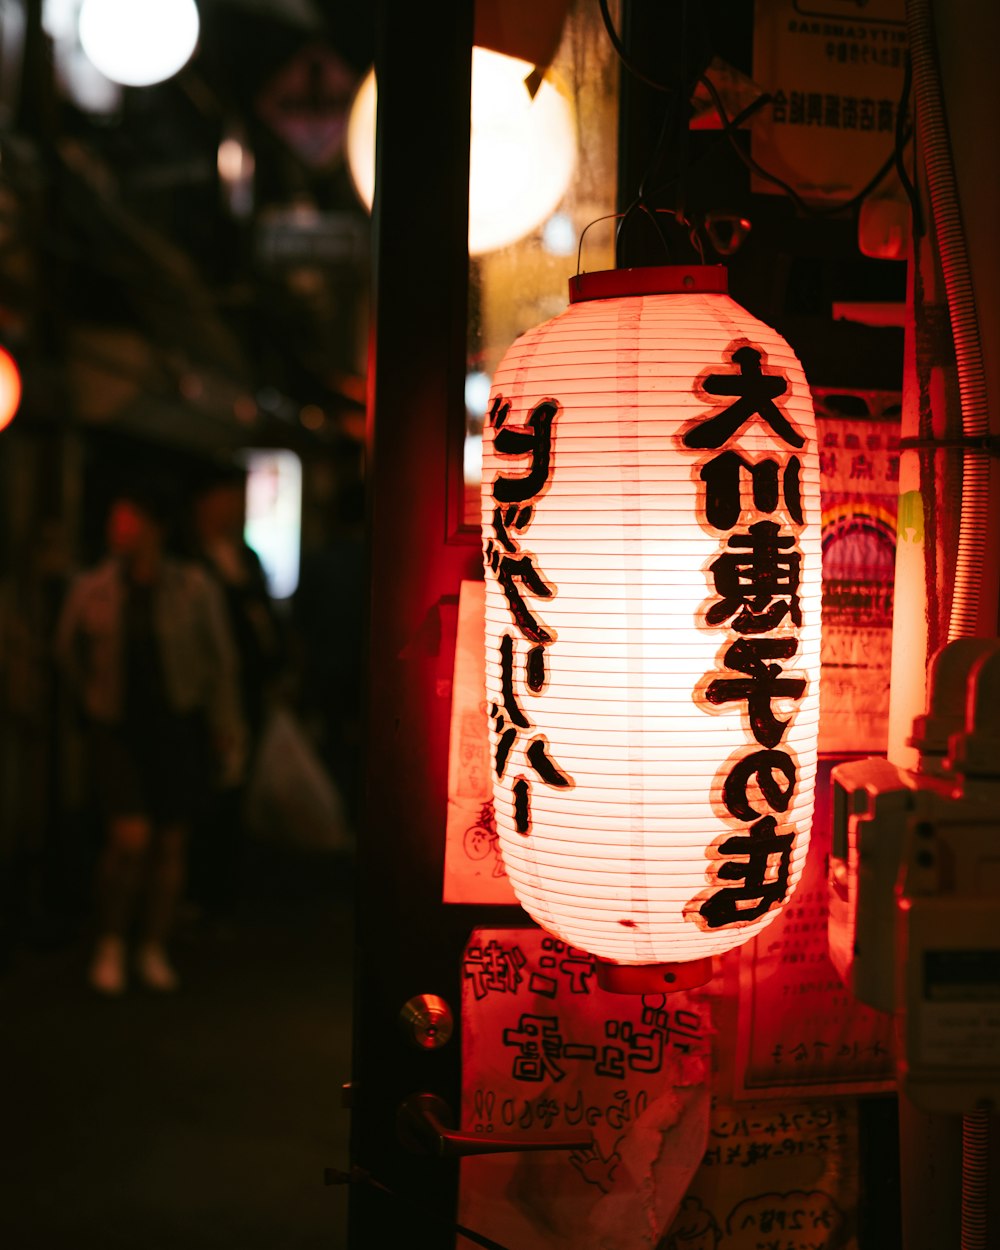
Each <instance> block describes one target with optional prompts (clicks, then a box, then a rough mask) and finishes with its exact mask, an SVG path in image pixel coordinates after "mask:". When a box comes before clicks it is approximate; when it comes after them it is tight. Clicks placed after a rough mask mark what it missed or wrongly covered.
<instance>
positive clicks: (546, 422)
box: [486, 395, 573, 835]
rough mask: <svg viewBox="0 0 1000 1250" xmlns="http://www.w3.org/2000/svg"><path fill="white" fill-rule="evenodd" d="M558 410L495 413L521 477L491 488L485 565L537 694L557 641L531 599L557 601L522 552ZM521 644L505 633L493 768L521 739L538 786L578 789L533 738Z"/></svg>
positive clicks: (494, 709) (499, 437)
mask: <svg viewBox="0 0 1000 1250" xmlns="http://www.w3.org/2000/svg"><path fill="white" fill-rule="evenodd" d="M558 411H559V405H558V404H557V403H556V402H555V401H554V400H548V399H547V400H542V401H541V402H540V403H538V404H536V405H535V407H534V408H533V409H532V410H531V413H530V415H529V416H528V420H527V421H526V422H525V424H524V425H523V426H513V425H510V424H509V419H510V403H509V402H508V401H506V400H505V399H504V398H503V396H501V395H498V396H496V398H495V399H494V400H493V403H492V405H491V407H490V413H489V422H490V425H491V427H492V429H493V449H494V451H495V452H496V454H497V455H498V456H502V457H509V458H510V459H511V460H512V461H513V462H514V464H513V465H512V468H514V467H516V469H517V472H513V473H511V474H507V473H498V474H497V476H496V478H495V479H494V482H493V488H492V494H493V499H494V503H495V506H494V509H493V518H492V530H493V537H492V538H490V539H489V540H488V541H487V543H486V564H487V567H488V568H489V570H490V572H491V573H492V574H493V576H494V577H495V578H496V581H497V584H498V585H499V587H500V589H501V591H502V592H503V596H504V599H505V600H506V602H507V607H508V608H509V610H510V614H511V618H512V620H513V623H514V625H515V627H516V629H517V633H518V634H519V635H520V636H521V637H522V638H523V639H525V641H526V642H527V643H528V644H529V648H528V652H527V655H526V657H525V659H524V666H523V676H524V684H525V685H526V687H527V690H528V692H529V693H530V694H532V695H539V694H541V693H542V691H543V690H544V689H545V684H546V671H545V648H546V647H549V646H551V645H552V643H553V642H555V634H554V633H553V632H552V631H551V630H550V629H548V628H547V627H546V625H545V624H544V622H543V621H542V620H541V618H540V617H539V615H538V614H537V611H536V609H535V607H534V606H533V605H532V603H531V602H530V598H531V597H534V598H535V599H541V600H546V599H551V598H552V597H553V595H554V594H555V591H554V589H553V587H552V586H550V585H549V583H548V582H547V581H546V579H545V576H544V574H543V573H542V572H541V571H540V570H539V569H538V568H537V567H536V565H535V559H534V556H533V555H532V554H531V553H530V552H528V551H524V550H522V548H521V546H520V543H519V538H520V537H521V536H522V535H523V534H524V533H525V531H526V530H527V529H528V528H529V526H530V525H531V521H532V518H533V517H534V514H535V503H536V501H537V500H538V498H539V497H540V496H541V495H542V494H544V492H545V490H546V489H547V487H548V485H549V481H550V478H551V468H552V425H553V421H554V420H555V416H556V413H557V412H558ZM516 643H517V637H516V635H515V634H513V633H507V632H505V633H504V634H503V636H502V637H501V639H500V648H499V660H500V700H499V702H496V703H493V704H491V706H490V719H491V720H492V722H493V727H494V731H495V733H496V750H495V753H494V759H493V765H494V771H495V773H496V775H497V777H498V778H503V777H504V776H505V775H506V772H507V765H508V763H509V760H510V755H511V752H512V751H513V749H514V747H515V745H517V743H518V741H519V739H521V738H527V739H528V741H527V742H526V744H525V745H524V748H523V754H524V759H525V761H526V763H527V764H528V766H529V767H530V770H531V772H532V773H533V775H534V777H535V779H537V780H539V781H541V782H542V783H543V784H544V785H547V786H552V787H554V788H556V789H566V788H568V787H570V786H572V785H573V779H572V778H571V777H570V776H569V775H568V774H567V773H565V772H564V771H563V769H561V768H560V767H559V765H558V764H557V763H556V761H555V760H554V759H553V758H552V756H551V755H550V754H549V744H548V741H547V739H546V738H545V736H544V735H543V734H534V735H532V731H533V730H534V725H533V724H532V722H531V720H530V719H529V717H528V715H527V713H526V712H525V710H524V707H523V706H522V704H521V703H520V702H519V700H518V694H517V684H518V682H517V671H516V665H515V654H516ZM511 794H512V797H513V802H514V827H515V829H516V830H517V832H518V833H520V834H524V835H527V834H529V833H530V832H531V778H530V777H529V776H527V775H526V774H525V773H519V774H518V775H517V776H516V777H515V778H514V780H513V783H512V786H511Z"/></svg>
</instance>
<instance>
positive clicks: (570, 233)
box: [542, 213, 577, 256]
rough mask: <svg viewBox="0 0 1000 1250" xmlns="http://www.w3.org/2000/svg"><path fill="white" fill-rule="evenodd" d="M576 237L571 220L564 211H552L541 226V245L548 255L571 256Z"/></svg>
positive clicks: (574, 247) (574, 249)
mask: <svg viewBox="0 0 1000 1250" xmlns="http://www.w3.org/2000/svg"><path fill="white" fill-rule="evenodd" d="M576 244H577V237H576V227H575V226H574V225H573V220H572V218H570V217H567V215H566V214H565V213H553V214H552V216H551V217H550V218H549V219H548V221H547V222H546V223H545V225H544V226H543V227H542V247H544V248H545V250H546V251H547V252H548V253H549V255H550V256H572V255H573V253H574V252H575V251H576Z"/></svg>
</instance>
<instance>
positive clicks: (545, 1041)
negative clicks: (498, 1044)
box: [503, 1015, 566, 1081]
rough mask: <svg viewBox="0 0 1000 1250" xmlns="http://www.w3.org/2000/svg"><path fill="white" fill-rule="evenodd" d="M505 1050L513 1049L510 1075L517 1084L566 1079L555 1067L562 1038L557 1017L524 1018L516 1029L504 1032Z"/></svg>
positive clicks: (562, 1072) (563, 1072)
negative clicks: (515, 1049) (512, 1064)
mask: <svg viewBox="0 0 1000 1250" xmlns="http://www.w3.org/2000/svg"><path fill="white" fill-rule="evenodd" d="M503 1044H504V1046H511V1047H516V1048H517V1050H518V1051H519V1053H518V1054H517V1055H516V1056H515V1057H514V1066H513V1068H512V1070H511V1075H512V1076H513V1077H514V1078H515V1080H518V1081H543V1080H550V1081H561V1080H562V1079H563V1077H564V1076H565V1075H566V1073H565V1071H564V1070H563V1069H562V1068H560V1066H559V1064H558V1063H557V1060H558V1059H561V1058H562V1053H563V1038H562V1034H561V1033H560V1031H559V1020H558V1017H556V1016H532V1015H523V1016H521V1018H520V1019H519V1020H518V1022H517V1028H516V1029H504V1031H503Z"/></svg>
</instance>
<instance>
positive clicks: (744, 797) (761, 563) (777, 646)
mask: <svg viewBox="0 0 1000 1250" xmlns="http://www.w3.org/2000/svg"><path fill="white" fill-rule="evenodd" d="M726 356H727V357H728V359H729V362H730V363H731V364H732V365H734V366H735V369H736V371H735V372H733V371H729V372H717V373H709V374H708V375H706V376H704V377H703V378H702V379H701V390H702V391H703V393H704V394H705V395H706V396H709V397H714V396H719V397H724V398H732V401H733V402H731V403H730V404H728V406H726V407H725V408H723V409H722V410H721V411H720V410H716V411H714V412H710V413H709V414H708V415H707V416H706V417H705V418H704V419H703V420H700V421H697V422H694V423H692V424H691V425H690V426H689V427H688V428H687V429H686V431H685V432H684V433H683V435H682V438H681V441H682V443H683V445H684V446H685V447H687V448H690V449H692V450H711V451H716V452H718V453H719V454H718V455H715V456H714V457H712V458H711V459H710V460H708V461H706V462H704V463H703V464H702V465H701V467H700V470H699V477H700V479H701V481H702V482H703V483H704V487H705V490H704V497H703V505H704V521H705V522H706V523H707V525H708V526H709V527H710V528H711V529H712V530H714V531H717V532H720V533H722V534H727V535H728V537H727V538H726V540H725V543H724V545H723V546H722V548H721V550H720V553H719V555H718V556H717V558H716V559H715V560H713V561H712V562H711V564H710V565H709V566H708V572H709V574H710V577H711V582H712V587H713V589H714V591H715V596H716V597H715V598H714V599H713V601H712V602H711V603H710V604H709V606H708V608H707V610H706V613H705V624H706V625H707V626H709V627H711V628H723V627H725V628H728V629H729V630H730V631H731V633H730V637H731V638H732V642H731V643H730V645H729V646H728V647H726V648H725V650H724V652H723V655H722V663H723V665H724V669H723V671H722V672H718V671H717V672H715V673H710V674H707V678H708V680H707V682H706V684H705V685H704V697H705V700H706V701H707V702H708V703H709V704H710V705H712V706H714V707H720V708H722V707H726V706H727V705H730V704H739V705H742V706H743V709H744V713H745V723H746V725H747V727H748V729H749V732H750V735H751V737H752V739H753V743H754V745H755V746H756V747H759V748H763V749H757V750H753V751H750V752H749V753H745V754H743V755H741V756H739V757H738V758H737V759H736V760H735V761H734V762H733V763H732V765H731V766H730V768H729V771H728V774H727V776H726V778H725V781H724V782H723V788H722V799H723V806H724V808H725V810H726V812H727V814H728V816H729V817H730V818H732V819H733V820H734V821H738V822H740V823H742V824H743V825H744V827H743V828H742V829H738V830H737V831H734V832H733V833H731V834H730V835H728V836H727V837H725V838H723V839H722V840H721V841H720V842H719V843H718V845H717V846H716V848H715V849H716V853H717V855H718V856H719V859H720V862H719V863H718V864H717V865H716V866H715V869H714V882H715V887H716V888H713V890H712V891H711V892H710V893H709V894H708V896H707V897H703V898H702V900H701V901H700V903H699V905H698V907H697V912H698V915H699V917H700V919H701V922H702V923H703V924H704V925H706V926H707V927H708V928H710V929H717V928H723V927H725V926H727V925H737V924H746V923H749V922H750V921H752V920H755V919H757V918H758V917H760V916H762V915H764V914H765V913H766V912H768V911H770V910H771V909H772V908H773V907H775V906H779V905H780V904H781V903H782V902H784V900H785V898H786V897H787V894H788V879H789V873H790V869H791V858H792V848H793V845H794V839H795V835H794V832H786V833H779V832H778V824H777V821H776V820H775V817H774V816H773V815H772V814H771V813H772V812H778V813H783V812H786V811H787V810H788V808H789V806H790V804H791V801H792V797H793V794H794V792H795V786H796V782H797V774H796V767H795V760H794V757H793V755H792V753H791V752H790V751H786V750H781V749H779V748H780V744H781V742H782V739H783V738H784V736H785V733H786V732H787V730H788V727H789V725H790V724H791V723H792V720H793V719H794V712H793V713H792V714H791V715H789V716H787V717H782V716H781V715H779V714H778V712H777V711H776V709H775V701H777V700H782V701H789V700H790V701H791V702H792V703H793V704H794V703H796V702H797V701H798V700H800V699H801V698H802V697H803V695H804V693H805V689H806V682H805V679H804V678H802V677H797V676H795V675H793V674H788V673H786V671H785V669H784V667H783V663H784V662H786V661H788V660H791V659H792V658H793V657H794V656H795V655H796V654H797V652H798V646H799V644H798V639H797V637H795V636H794V635H793V634H790V633H789V632H788V631H789V630H790V629H793V628H794V629H798V628H799V627H801V625H802V609H801V605H800V601H799V584H800V578H801V566H802V556H801V552H800V551H799V549H798V545H797V541H796V538H795V534H794V532H786V531H783V528H782V522H781V521H779V520H778V519H777V518H778V517H779V516H780V515H781V513H782V512H783V514H784V516H785V517H786V518H787V521H788V522H789V523H790V524H791V525H793V526H801V525H802V524H803V523H804V516H803V511H802V481H801V476H802V463H801V461H800V459H799V457H798V456H797V455H795V454H792V453H791V452H789V453H787V454H785V456H784V458H783V459H779V458H776V457H774V456H769V457H765V458H763V459H759V460H751V459H748V458H747V457H746V456H745V455H744V454H743V453H742V451H741V450H740V449H739V442H738V438H739V435H740V434H741V432H742V431H743V430H744V428H745V427H747V426H748V424H749V423H751V422H755V423H756V422H757V421H758V420H759V421H762V422H763V423H764V424H765V426H766V427H767V429H768V431H769V432H770V434H771V435H773V436H774V437H776V438H777V439H778V440H779V441H781V442H783V443H785V444H787V445H788V447H789V448H794V449H795V450H801V449H802V448H803V447H804V445H805V438H804V437H803V435H802V434H801V433H800V431H798V430H797V429H796V428H795V426H794V425H793V424H792V422H791V421H790V420H789V418H788V417H787V415H786V414H785V412H784V411H783V410H782V408H780V407H779V406H778V404H777V403H776V402H775V401H776V400H778V399H779V398H780V397H781V396H782V395H784V394H785V393H786V392H787V390H788V380H787V379H786V378H785V377H784V376H782V375H781V374H776V373H769V372H765V371H764V367H763V364H764V356H763V353H762V352H760V351H759V350H758V349H757V348H755V347H754V346H753V345H752V344H750V343H747V342H740V343H738V344H734V345H731V346H730V348H729V349H728V351H727V352H726ZM734 441H735V442H736V446H735V447H731V446H730V445H729V444H730V443H733V442H734ZM747 478H748V479H749V488H750V489H749V495H750V503H751V504H752V507H751V508H750V511H751V514H752V515H753V516H754V517H755V518H759V519H754V520H752V521H750V523H749V524H748V525H747V527H746V529H745V530H740V529H737V527H738V525H739V523H740V520H741V518H742V517H743V515H744V512H745V508H744V502H743V492H742V486H743V482H744V480H745V479H747ZM779 509H780V510H781V511H779ZM779 628H780V629H781V630H782V632H781V634H780V635H779V636H775V635H774V631H775V630H778V629H779ZM751 782H754V783H755V789H754V797H753V799H751V795H750V783H751ZM757 795H759V796H760V797H759V798H758V797H757ZM762 807H763V810H761V808H762ZM696 901H697V900H696Z"/></svg>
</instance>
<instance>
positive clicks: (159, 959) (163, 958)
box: [135, 942, 180, 994]
mask: <svg viewBox="0 0 1000 1250" xmlns="http://www.w3.org/2000/svg"><path fill="white" fill-rule="evenodd" d="M135 970H136V972H137V973H138V974H139V980H140V981H141V982H142V983H143V985H145V987H146V988H147V989H149V990H156V991H157V992H158V993H160V994H170V993H172V992H173V991H174V990H176V989H177V987H178V986H179V985H180V978H179V977H178V976H177V973H176V972H175V971H174V967H173V965H172V964H171V962H170V960H169V959H168V958H167V952H166V951H165V950H164V949H163V947H162V946H160V945H159V943H154V942H149V943H147V944H146V945H145V946H140V947H139V949H138V951H136V956H135Z"/></svg>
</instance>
